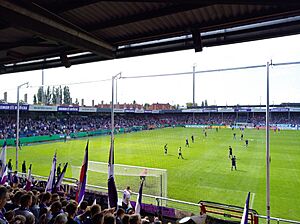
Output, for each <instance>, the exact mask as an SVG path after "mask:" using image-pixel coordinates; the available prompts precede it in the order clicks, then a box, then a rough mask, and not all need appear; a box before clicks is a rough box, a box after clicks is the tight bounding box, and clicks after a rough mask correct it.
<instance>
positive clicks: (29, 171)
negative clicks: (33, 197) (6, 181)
mask: <svg viewBox="0 0 300 224" xmlns="http://www.w3.org/2000/svg"><path fill="white" fill-rule="evenodd" d="M31 166H32V164H30V166H29V169H28V175H27V178H26V185H25V190H26V191H30V190H31V183H32V177H31Z"/></svg>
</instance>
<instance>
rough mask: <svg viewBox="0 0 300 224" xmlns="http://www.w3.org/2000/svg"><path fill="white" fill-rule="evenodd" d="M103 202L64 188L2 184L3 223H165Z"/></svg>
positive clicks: (0, 189)
mask: <svg viewBox="0 0 300 224" xmlns="http://www.w3.org/2000/svg"><path fill="white" fill-rule="evenodd" d="M101 206H102V207H103V205H99V204H97V203H93V204H92V205H90V206H89V205H88V202H87V201H82V202H81V203H80V204H79V205H78V203H77V202H76V201H75V200H73V199H72V198H71V197H70V196H69V195H67V194H65V193H64V192H60V193H59V194H58V193H52V194H51V193H50V192H44V190H41V191H39V190H37V189H32V190H31V191H25V190H23V188H21V187H20V186H19V187H12V186H9V185H7V186H3V185H0V223H1V224H150V223H153V224H161V221H160V220H159V219H158V217H150V218H149V217H148V216H146V217H143V218H141V216H140V215H139V214H135V212H134V209H130V210H128V211H127V210H126V211H125V210H124V209H123V208H121V207H120V208H118V209H117V210H116V209H115V208H112V209H103V208H102V207H101Z"/></svg>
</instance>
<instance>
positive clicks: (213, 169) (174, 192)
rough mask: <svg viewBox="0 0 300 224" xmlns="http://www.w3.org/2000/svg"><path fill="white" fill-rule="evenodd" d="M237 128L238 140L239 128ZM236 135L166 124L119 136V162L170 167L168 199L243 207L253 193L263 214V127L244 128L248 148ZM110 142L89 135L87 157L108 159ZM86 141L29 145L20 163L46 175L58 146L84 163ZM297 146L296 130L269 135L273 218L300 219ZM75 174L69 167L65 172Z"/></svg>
mask: <svg viewBox="0 0 300 224" xmlns="http://www.w3.org/2000/svg"><path fill="white" fill-rule="evenodd" d="M234 132H236V133H237V138H238V137H239V135H240V133H239V130H235V131H234ZM192 134H193V135H194V136H195V143H194V144H192V143H190V145H191V147H190V148H186V147H184V144H185V138H186V137H189V138H190V136H191V135H192ZM232 134H233V131H232V130H229V129H222V130H220V131H219V132H218V133H217V132H216V131H215V130H208V137H207V138H204V136H203V134H202V129H192V128H168V129H160V130H152V131H142V132H137V133H130V134H123V135H117V136H116V140H115V163H118V164H128V165H136V166H146V167H154V168H163V169H167V170H168V197H169V198H174V199H178V200H183V201H189V202H195V203H197V202H198V201H199V200H208V201H215V202H220V203H228V204H232V205H237V206H243V205H244V202H245V198H246V194H247V192H248V191H250V192H251V193H253V194H252V200H253V208H254V209H256V210H257V211H258V213H259V214H265V210H266V209H265V207H266V206H265V201H266V196H265V195H266V194H265V188H266V178H265V176H266V171H265V170H266V165H265V164H266V161H265V151H266V150H265V131H264V130H260V131H257V130H245V138H247V139H249V147H248V148H247V149H246V148H245V147H244V141H240V140H238V139H237V140H233V138H232V136H233V135H232ZM109 141H110V139H109V136H102V137H97V138H91V139H90V151H89V160H93V161H102V162H107V160H108V151H109ZM165 143H168V146H169V147H168V148H169V150H168V152H169V153H168V155H167V156H165V155H164V150H163V146H164V144H165ZM85 144H86V140H84V139H82V140H73V141H69V142H67V143H63V142H55V143H49V144H40V145H33V146H26V147H23V149H22V150H21V151H20V157H19V158H20V163H21V161H22V160H26V162H27V164H29V163H32V164H33V173H35V174H39V175H44V176H47V175H49V170H50V167H51V161H52V157H53V153H54V151H55V150H57V154H58V162H61V163H63V162H67V161H68V162H70V163H71V164H72V165H75V166H80V165H81V163H82V159H83V154H84V148H85ZM229 145H231V146H232V147H233V153H234V155H236V156H237V159H238V160H237V168H238V170H237V171H231V170H230V168H231V162H230V160H229V159H228V146H229ZM179 146H182V148H183V156H184V158H185V159H184V160H181V159H177V148H178V147H179ZM299 146H300V132H298V131H281V132H280V133H273V132H272V133H271V215H272V216H274V217H281V218H287V219H296V220H300V218H299V217H300V215H299V214H300V212H299V208H300V198H299V195H300V178H299V177H300V147H299ZM14 153H15V151H14V150H13V149H10V150H9V151H8V158H14V156H15V154H14ZM20 165H21V164H20ZM71 173H72V172H71V169H69V170H68V175H67V176H71V175H72V174H71ZM100 179H101V178H99V179H97V178H95V177H92V178H89V182H90V183H96V184H101V185H102V186H106V182H105V180H106V177H105V178H103V180H101V181H100ZM99 181H100V182H103V183H99ZM137 182H138V180H137ZM116 184H117V185H118V182H117V183H116ZM128 184H129V185H131V186H136V184H133V183H128ZM134 188H137V187H134ZM133 190H134V191H136V192H137V191H138V189H133ZM254 194H255V196H254ZM253 196H254V197H253Z"/></svg>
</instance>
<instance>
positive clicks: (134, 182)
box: [72, 161, 167, 197]
mask: <svg viewBox="0 0 300 224" xmlns="http://www.w3.org/2000/svg"><path fill="white" fill-rule="evenodd" d="M114 167H115V182H116V186H117V189H118V190H123V189H125V188H126V187H127V186H130V187H131V189H132V191H134V192H138V189H139V186H140V180H141V178H143V177H144V178H145V182H144V188H143V194H149V195H154V196H160V197H167V170H165V169H156V168H149V167H140V166H129V165H122V164H115V165H114ZM80 169H81V167H79V166H72V177H73V178H76V179H78V178H79V173H80ZM107 169H108V164H107V163H104V162H95V161H89V163H88V177H87V183H88V184H90V185H96V186H98V187H103V188H106V187H107Z"/></svg>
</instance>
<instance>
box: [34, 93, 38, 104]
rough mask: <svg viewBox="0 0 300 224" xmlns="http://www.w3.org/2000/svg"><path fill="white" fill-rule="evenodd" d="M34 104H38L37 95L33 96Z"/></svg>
mask: <svg viewBox="0 0 300 224" xmlns="http://www.w3.org/2000/svg"><path fill="white" fill-rule="evenodd" d="M33 104H37V99H36V95H35V94H34V95H33Z"/></svg>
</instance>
